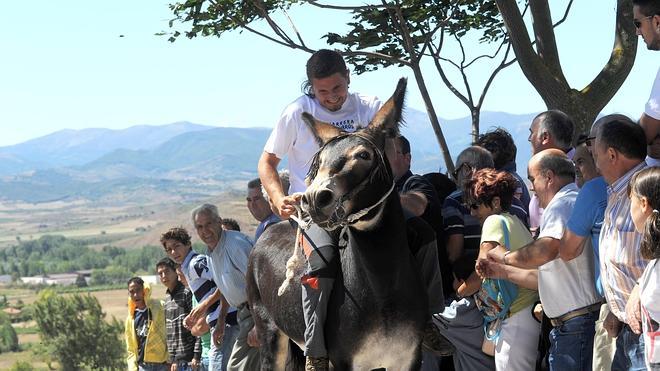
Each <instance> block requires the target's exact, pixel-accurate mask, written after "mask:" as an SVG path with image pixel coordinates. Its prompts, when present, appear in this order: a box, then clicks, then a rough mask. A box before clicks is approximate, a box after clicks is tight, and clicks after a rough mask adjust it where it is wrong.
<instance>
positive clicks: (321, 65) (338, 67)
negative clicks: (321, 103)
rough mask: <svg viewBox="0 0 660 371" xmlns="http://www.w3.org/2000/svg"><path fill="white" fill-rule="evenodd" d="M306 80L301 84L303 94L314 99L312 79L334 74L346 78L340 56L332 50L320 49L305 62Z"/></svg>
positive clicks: (344, 64)
mask: <svg viewBox="0 0 660 371" xmlns="http://www.w3.org/2000/svg"><path fill="white" fill-rule="evenodd" d="M306 71H307V80H306V81H305V82H304V83H303V86H302V89H303V93H304V94H305V95H307V96H308V97H310V98H314V90H313V89H312V79H322V78H325V77H328V76H332V75H334V74H335V73H340V74H342V75H345V76H348V68H346V62H344V58H342V56H341V54H339V53H338V52H336V51H334V50H329V49H320V50H318V51H317V52H315V53H314V54H312V56H311V57H309V59H308V60H307V69H306Z"/></svg>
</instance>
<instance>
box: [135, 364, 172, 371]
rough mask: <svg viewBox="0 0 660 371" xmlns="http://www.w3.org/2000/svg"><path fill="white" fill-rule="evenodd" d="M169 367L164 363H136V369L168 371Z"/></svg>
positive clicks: (141, 370)
mask: <svg viewBox="0 0 660 371" xmlns="http://www.w3.org/2000/svg"><path fill="white" fill-rule="evenodd" d="M168 370H169V368H168V367H167V364H165V363H140V364H138V371H168Z"/></svg>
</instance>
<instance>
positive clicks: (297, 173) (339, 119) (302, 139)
mask: <svg viewBox="0 0 660 371" xmlns="http://www.w3.org/2000/svg"><path fill="white" fill-rule="evenodd" d="M380 106H381V102H380V101H379V100H378V98H376V97H369V96H364V95H360V94H358V93H351V94H348V96H347V97H346V102H344V105H343V106H342V107H341V109H340V110H338V111H335V112H331V111H328V110H327V109H325V108H324V107H323V106H321V105H320V104H319V103H318V101H317V100H316V99H314V98H310V97H308V96H306V95H303V96H302V97H300V98H298V99H296V100H295V101H294V102H293V103H291V104H289V105H288V106H287V107H286V108H285V109H284V112H282V116H281V117H280V120H279V121H278V123H277V125H276V126H275V128H274V129H273V131H272V132H271V133H270V137H269V138H268V141H267V142H266V145H265V146H264V151H265V152H268V153H272V154H274V155H275V156H277V158H279V159H283V158H284V156H287V157H288V160H289V180H290V182H291V186H290V188H289V194H292V193H295V192H304V191H305V189H306V188H307V186H306V185H305V176H306V175H307V172H308V171H309V167H310V165H311V160H312V157H313V156H314V154H315V153H316V152H317V151H318V150H319V146H318V144H317V143H316V140H315V139H314V136H313V134H312V132H311V131H310V129H309V128H308V127H307V125H306V124H305V122H304V121H303V120H302V113H303V112H307V113H309V114H311V115H312V116H314V117H315V118H316V119H317V120H319V121H323V122H327V123H330V124H333V125H334V126H336V127H338V128H340V129H343V130H344V131H347V132H353V131H355V130H357V129H359V128H363V127H366V126H367V125H369V122H370V121H371V119H372V118H373V117H374V116H375V115H376V112H378V110H379V109H380Z"/></svg>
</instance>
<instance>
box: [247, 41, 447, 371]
mask: <svg viewBox="0 0 660 371" xmlns="http://www.w3.org/2000/svg"><path fill="white" fill-rule="evenodd" d="M306 69H307V81H306V83H305V85H304V90H305V94H304V95H303V96H301V97H299V98H298V99H296V100H295V101H294V102H293V103H291V104H290V105H288V106H287V107H286V108H285V110H284V112H283V113H282V116H281V117H280V120H279V121H278V123H277V125H276V127H275V128H274V129H273V131H272V133H271V135H270V137H269V139H268V141H267V142H266V145H265V147H264V152H263V154H262V156H261V158H260V160H259V166H258V170H259V177H260V178H261V182H262V184H263V186H264V188H265V190H266V192H267V193H268V196H269V198H270V199H271V201H272V203H273V205H274V209H275V212H276V213H277V214H278V215H279V216H280V217H281V218H282V219H288V218H289V217H290V216H292V215H293V214H295V213H296V206H297V205H298V203H299V201H300V197H301V192H304V191H305V189H306V185H305V181H304V180H305V177H306V175H307V173H308V171H309V168H310V164H311V162H312V158H313V157H314V155H315V153H316V152H317V151H318V149H319V145H320V143H318V141H317V140H316V139H315V136H314V135H313V133H312V132H311V130H310V129H309V128H308V127H307V125H306V124H305V122H304V121H303V118H302V114H303V112H307V113H309V114H311V116H313V117H314V118H316V119H317V120H319V121H323V122H326V123H331V124H332V125H334V126H335V127H337V128H339V129H341V130H343V131H346V132H353V131H356V130H357V129H360V128H364V127H366V126H367V125H368V124H369V122H370V121H371V120H372V118H373V117H374V116H375V115H376V113H377V112H378V110H379V109H380V107H381V102H380V101H379V100H378V99H377V98H375V97H367V96H363V95H360V94H358V93H349V92H348V86H349V83H350V77H349V71H348V69H347V67H346V64H345V62H344V60H343V58H342V57H341V55H340V54H339V53H337V52H335V51H331V50H326V49H322V50H319V51H317V52H315V53H314V54H313V55H312V56H311V57H310V58H309V60H308V61H307V66H306ZM284 156H287V157H288V165H289V173H290V182H291V185H290V189H289V192H288V194H289V195H288V196H286V195H285V192H284V190H283V189H282V184H281V182H280V179H279V176H278V173H277V165H278V164H279V163H280V161H281V159H282V158H284ZM304 235H305V241H303V245H304V246H306V247H309V246H314V247H313V248H306V249H305V251H306V254H305V255H306V256H307V261H308V269H307V272H306V273H307V274H306V275H305V276H304V277H303V290H302V300H303V308H304V309H303V311H304V318H305V326H306V330H305V356H306V365H305V367H306V369H307V370H327V369H328V354H327V349H326V345H325V338H324V325H325V318H326V312H327V305H328V300H329V298H330V293H331V291H332V288H333V285H334V282H335V277H336V275H337V273H338V271H339V270H340V267H339V264H340V261H339V252H338V245H339V236H338V233H333V232H328V231H326V230H324V229H322V228H320V227H318V226H316V225H314V224H312V225H311V226H310V227H309V228H308V229H307V230H306V231H305V232H304ZM427 265H429V264H427ZM430 266H431V268H429V269H434V270H436V272H435V273H436V274H435V275H436V276H439V275H438V274H437V270H438V269H439V268H438V264H437V262H435V264H431V265H430ZM424 275H426V274H424ZM438 295H439V296H440V297H441V296H442V293H438ZM429 318H430V317H429ZM431 326H432V325H431ZM428 333H431V334H434V335H435V336H436V338H435V339H432V341H430V343H432V344H441V346H440V349H436V351H437V352H438V353H441V354H448V353H450V352H451V351H450V349H451V348H452V347H451V344H449V343H448V342H447V341H446V339H438V338H437V337H439V336H441V335H439V334H438V333H437V331H436V332H428ZM443 340H444V341H443ZM425 342H426V341H425ZM426 343H428V342H426Z"/></svg>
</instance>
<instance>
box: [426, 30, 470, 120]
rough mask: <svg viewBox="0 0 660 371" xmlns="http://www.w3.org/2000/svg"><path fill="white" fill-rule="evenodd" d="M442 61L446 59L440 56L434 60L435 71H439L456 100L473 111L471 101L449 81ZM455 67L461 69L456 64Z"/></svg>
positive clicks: (438, 48) (438, 49) (438, 50)
mask: <svg viewBox="0 0 660 371" xmlns="http://www.w3.org/2000/svg"><path fill="white" fill-rule="evenodd" d="M439 45H442V43H440V44H439ZM431 49H432V48H431ZM437 53H438V54H439V53H440V46H438V47H437ZM436 55H437V54H436ZM440 59H443V60H444V58H440V57H439V56H438V57H437V58H433V63H435V69H436V70H438V74H440V78H441V79H442V82H444V83H445V85H446V86H447V88H448V89H449V91H451V92H452V93H453V94H454V95H455V96H456V98H458V99H459V100H460V101H461V102H463V104H465V105H466V106H467V107H468V108H470V109H471V108H472V107H471V106H470V101H469V100H468V99H467V97H466V96H464V95H463V94H462V93H461V92H460V91H458V89H456V87H455V86H454V85H453V84H452V83H451V81H449V78H447V75H446V74H445V71H444V69H443V68H442V65H441V64H440V62H439V60H440ZM448 62H449V63H452V64H454V62H452V61H448ZM454 66H455V67H456V68H459V67H458V66H457V65H456V64H454Z"/></svg>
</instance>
